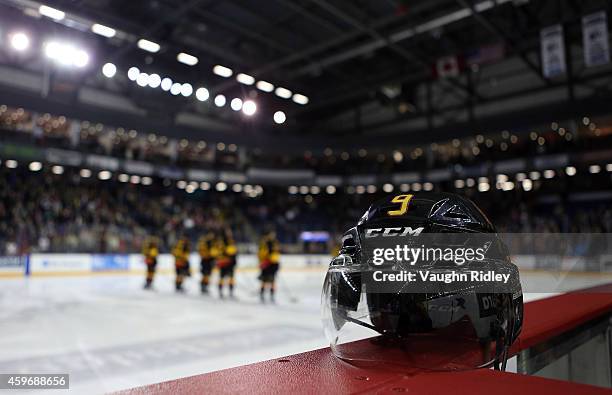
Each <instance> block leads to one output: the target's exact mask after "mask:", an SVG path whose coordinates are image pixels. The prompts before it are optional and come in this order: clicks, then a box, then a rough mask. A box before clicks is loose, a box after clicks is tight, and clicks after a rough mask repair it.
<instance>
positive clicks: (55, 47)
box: [44, 41, 89, 68]
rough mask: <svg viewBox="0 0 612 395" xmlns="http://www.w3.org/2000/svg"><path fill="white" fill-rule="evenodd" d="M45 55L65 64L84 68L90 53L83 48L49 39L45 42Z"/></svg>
mask: <svg viewBox="0 0 612 395" xmlns="http://www.w3.org/2000/svg"><path fill="white" fill-rule="evenodd" d="M44 47H45V55H46V56H47V57H48V58H49V59H51V60H53V61H55V62H56V63H59V64H61V65H64V66H75V67H78V68H83V67H85V66H87V64H88V63H89V55H88V54H87V52H85V51H84V50H82V49H79V48H75V47H74V46H73V45H71V44H68V43H63V42H58V41H49V42H47V43H46V44H45V46H44Z"/></svg>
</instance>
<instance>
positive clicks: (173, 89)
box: [170, 82, 183, 96]
mask: <svg viewBox="0 0 612 395" xmlns="http://www.w3.org/2000/svg"><path fill="white" fill-rule="evenodd" d="M182 87H183V86H182V85H181V84H180V83H178V82H175V83H174V84H172V86H171V87H170V94H171V95H174V96H176V95H178V94H180V93H181V88H182Z"/></svg>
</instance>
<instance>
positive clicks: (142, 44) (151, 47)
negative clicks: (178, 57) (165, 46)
mask: <svg viewBox="0 0 612 395" xmlns="http://www.w3.org/2000/svg"><path fill="white" fill-rule="evenodd" d="M137 45H138V48H140V49H142V50H144V51H147V52H151V53H157V52H159V50H160V48H161V46H160V45H159V44H158V43H156V42H153V41H150V40H146V39H144V38H141V39H140V40H138V42H137Z"/></svg>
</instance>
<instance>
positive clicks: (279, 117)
mask: <svg viewBox="0 0 612 395" xmlns="http://www.w3.org/2000/svg"><path fill="white" fill-rule="evenodd" d="M286 120H287V116H286V115H285V113H284V112H282V111H277V112H275V113H274V122H275V123H277V124H279V125H280V124H281V123H285V121H286Z"/></svg>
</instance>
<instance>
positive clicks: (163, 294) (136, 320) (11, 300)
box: [0, 268, 612, 393]
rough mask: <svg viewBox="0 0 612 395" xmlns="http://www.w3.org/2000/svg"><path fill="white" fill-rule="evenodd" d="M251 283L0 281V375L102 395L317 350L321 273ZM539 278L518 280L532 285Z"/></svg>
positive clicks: (246, 276)
mask: <svg viewBox="0 0 612 395" xmlns="http://www.w3.org/2000/svg"><path fill="white" fill-rule="evenodd" d="M256 276H257V274H256V273H255V272H253V271H241V272H239V273H238V274H237V286H236V289H237V292H236V295H237V300H219V298H218V297H217V293H216V289H215V288H214V287H212V289H211V291H212V292H211V295H210V296H202V295H200V293H199V284H198V281H199V276H198V275H195V276H194V277H192V278H188V279H187V282H186V288H187V293H186V294H184V295H177V294H175V293H174V290H173V287H174V284H173V281H174V277H173V276H171V275H159V276H157V278H156V279H155V284H154V288H155V290H154V291H144V290H143V289H142V285H143V276H141V275H133V274H130V275H103V274H98V275H92V276H79V277H34V278H28V279H25V278H17V279H0V350H2V352H0V373H66V372H67V373H70V387H71V391H70V392H71V393H104V392H109V391H113V390H118V389H124V388H129V387H134V386H139V385H144V384H150V383H155V382H160V381H164V380H170V379H175V378H179V377H185V376H190V375H195V374H200V373H204V372H209V371H214V370H219V369H224V368H229V367H233V366H238V365H243V364H247V363H252V362H257V361H262V360H266V359H271V358H277V357H281V356H285V355H289V354H294V353H298V352H302V351H307V350H312V349H315V348H319V347H324V346H326V345H327V341H326V339H325V337H324V335H323V330H322V327H321V323H320V316H319V303H320V291H321V285H322V282H323V278H324V270H323V268H321V269H320V270H318V269H316V268H315V269H313V268H309V269H296V268H292V269H285V270H283V271H281V273H280V275H279V279H278V280H279V281H278V291H277V304H275V305H272V304H263V305H262V304H261V303H260V302H259V296H258V282H257V280H256ZM546 278H547V277H546V275H542V274H525V273H523V274H522V279H523V282H524V283H525V282H531V283H530V284H531V285H532V286H533V284H538V283H539V282H543V281H547V280H546ZM611 280H612V278H611V277H610V276H605V275H602V276H576V277H575V278H572V280H571V282H568V283H567V284H571V286H572V287H575V288H580V287H586V286H589V285H593V284H599V283H605V282H610V281H611ZM531 289H533V288H531ZM525 296H526V300H532V299H534V298H540V297H545V296H549V294H526V295H525ZM59 392H60V391H54V393H59Z"/></svg>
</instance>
